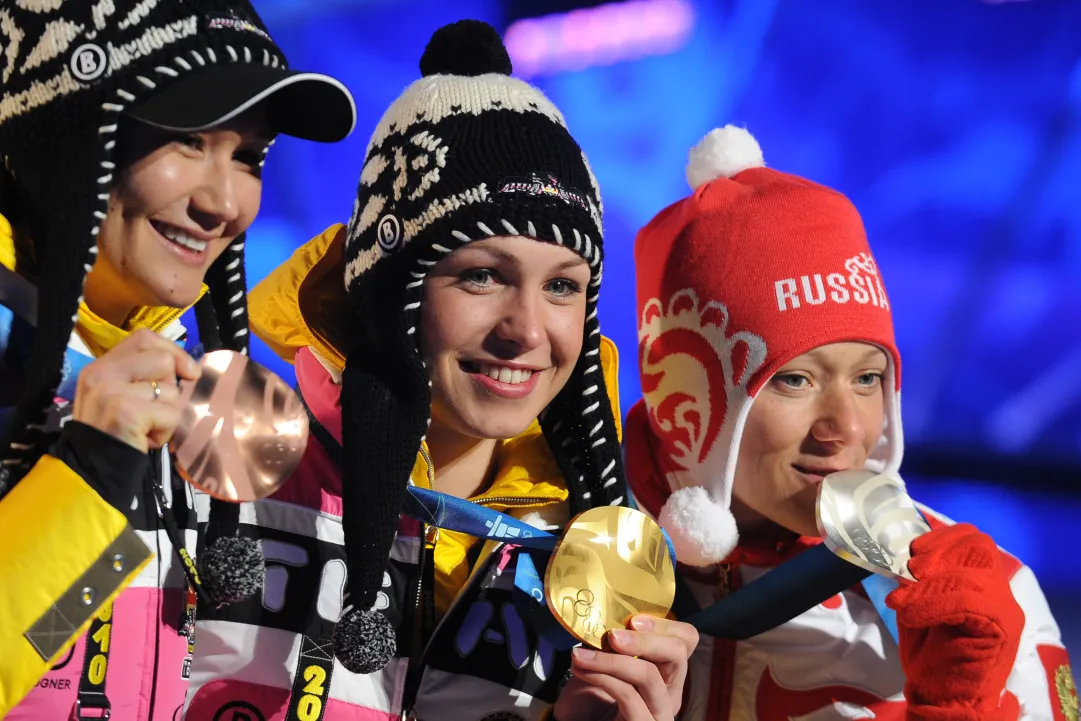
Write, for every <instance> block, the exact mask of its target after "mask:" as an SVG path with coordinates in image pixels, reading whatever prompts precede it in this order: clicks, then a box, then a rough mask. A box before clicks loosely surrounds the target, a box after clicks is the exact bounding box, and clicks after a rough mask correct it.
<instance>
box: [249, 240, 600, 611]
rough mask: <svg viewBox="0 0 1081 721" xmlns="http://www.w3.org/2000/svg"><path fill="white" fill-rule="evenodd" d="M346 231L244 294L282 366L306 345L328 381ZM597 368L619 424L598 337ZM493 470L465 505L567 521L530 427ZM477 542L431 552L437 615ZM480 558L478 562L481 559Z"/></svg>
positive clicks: (550, 462)
mask: <svg viewBox="0 0 1081 721" xmlns="http://www.w3.org/2000/svg"><path fill="white" fill-rule="evenodd" d="M344 240H345V227H344V226H343V225H333V226H331V227H330V228H328V229H327V230H325V231H324V232H323V233H321V234H320V235H317V236H316V237H315V238H312V239H311V240H310V241H308V242H307V243H305V244H304V245H303V246H301V247H300V248H299V249H298V250H297V251H296V252H295V253H294V254H293V256H292V257H291V258H290V259H289V260H288V261H286V262H285V263H283V264H282V265H281V266H279V267H278V268H277V269H275V270H274V271H273V272H272V273H271V274H270V275H269V276H267V278H266V279H265V280H263V281H262V282H261V283H259V285H257V286H255V287H254V288H252V289H251V292H250V294H249V296H248V304H249V308H250V310H249V313H250V320H251V326H252V332H254V333H255V334H256V335H257V336H259V338H260V339H262V340H263V341H264V342H265V343H267V345H269V346H270V347H271V349H273V350H274V351H275V352H276V353H277V354H278V355H279V356H281V357H282V358H283V359H285V360H286V361H289V362H292V361H293V358H294V356H295V354H296V352H297V351H298V350H300V349H301V348H304V347H309V348H311V349H312V351H313V352H314V353H315V354H316V356H317V357H318V358H320V360H322V361H323V363H324V365H325V366H327V367H328V370H329V371H330V372H331V373H332V375H336V377H337V378H340V373H341V371H342V369H343V368H344V367H345V356H344V354H343V353H342V351H341V350H340V349H341V347H342V345H343V343H342V341H341V332H342V330H341V329H340V328H339V327H338V322H337V319H338V318H341V317H342V315H341V313H342V312H343V311H344V309H345V303H346V297H345V291H344V288H343V281H342V278H343V273H344V270H343V265H342V250H343V246H344ZM600 357H601V368H602V371H603V372H604V379H605V382H606V385H607V387H608V393H609V397H610V399H611V401H612V408H613V410H614V411H615V412H614V415H615V418H616V431H617V433H621V429H620V426H619V410H618V408H619V405H618V402H619V401H618V393H617V378H616V376H617V363H618V359H617V355H616V348H615V345H614V344H613V343H612V342H611V341H610V340H608V339H607V338H603V339H602V342H601V356H600ZM497 454H498V455H497V460H498V469H497V471H496V476H495V479H494V480H493V482H492V485H491V486H490V487H489V488H488V489H487V490H486V491H485V492H484V493H482V494H480V495H478V496H475V497H474V498H471V499H470V500H472V501H475V502H478V503H481V504H483V505H485V506H488V507H490V508H494V509H496V510H500V511H505V512H508V513H511V514H512V515H515V516H518V517H523V516H527V515H529V514H531V513H535V512H541V511H543V513H544V516H545V518H553V517H554V518H558V517H559V515H560V513H562V520H563V521H565V520H566V509H565V501H566V499H567V495H568V494H567V489H566V486H565V484H564V482H563V477H562V474H561V473H560V471H559V467H558V465H557V464H556V462H555V459H554V458H552V455H551V452H550V451H549V450H548V443H547V441H545V439H544V436H543V434H542V433H541V429H540V425H539V424H538V423H536V422H534V423H533V424H532V425H531V426H530V427H529V428H528V429H527V430H526V431H525V432H524V433H522V434H521V435H520V436H518V437H516V438H512V439H510V440H507V441H503V443H502V444H501V446H500V448H499V450H498V451H497ZM426 457H427V448H426V447H424V446H423V445H422V448H421V450H420V452H418V454H417V460H416V464H415V465H414V467H413V472H412V480H413V482H414V483H415V484H416V485H418V486H420V487H426V488H430V487H431V479H432V478H434V477H435V469H434V468H429V465H428V462H427V460H426ZM476 541H477V539H476V538H474V537H472V536H467V535H466V534H464V533H457V532H454V531H446V530H442V531H440V533H439V538H438V541H437V543H436V547H435V554H434V560H435V570H436V594H435V601H436V610H437V612H438V613H439V614H443V613H444V612H446V610H447V608H448V607H449V606H450V603H451V602H452V601H453V600H454V598H455V596H457V595H458V592H459V590H460V589H461V588H462V586H463V585H464V584H465V582H466V580H467V579H468V577H469V573H470V569H469V564H468V560H467V559H468V553H469V550H470V548H471V547H472V546H473V545H474V544H475V543H476ZM484 555H485V554H484V553H482V554H480V557H481V558H483V557H484Z"/></svg>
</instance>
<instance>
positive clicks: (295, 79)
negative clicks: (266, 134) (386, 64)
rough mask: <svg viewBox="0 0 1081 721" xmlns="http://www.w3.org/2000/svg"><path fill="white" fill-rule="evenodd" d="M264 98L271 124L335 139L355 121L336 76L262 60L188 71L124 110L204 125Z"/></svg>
mask: <svg viewBox="0 0 1081 721" xmlns="http://www.w3.org/2000/svg"><path fill="white" fill-rule="evenodd" d="M264 101H265V102H266V119H267V122H268V123H269V125H270V130H271V131H272V132H273V133H275V134H277V133H281V134H284V135H292V136H295V137H298V138H304V139H306V140H316V141H319V142H323V143H334V142H337V141H339V140H342V139H343V138H345V137H347V136H348V135H349V133H351V132H352V131H353V127H354V126H355V125H356V122H357V107H356V103H355V102H354V101H353V96H352V95H351V94H350V92H349V90H348V89H346V87H345V86H344V85H342V84H341V83H340V82H339V81H337V80H335V79H334V78H332V77H329V76H327V75H321V74H319V73H305V72H299V71H295V70H283V69H281V68H272V67H267V66H264V65H224V66H215V67H208V68H205V69H201V70H198V71H196V72H193V73H191V74H189V75H187V76H185V77H183V78H181V79H180V80H177V81H176V82H174V83H172V84H171V85H170V86H169V87H168V88H167V89H165V90H164V91H163V92H161V93H158V94H156V95H154V96H153V97H151V98H150V99H149V100H147V101H146V102H145V103H142V104H141V105H137V106H135V107H133V108H131V109H130V110H129V111H128V112H129V114H130V115H131V116H132V117H135V118H137V119H139V120H141V121H143V122H144V123H149V124H150V125H153V126H155V127H158V128H162V129H164V130H173V131H177V132H184V133H193V132H199V131H203V130H209V129H211V128H214V127H217V126H219V125H221V124H223V123H226V122H228V121H229V120H231V119H233V118H235V117H237V116H238V115H240V114H241V113H243V112H245V111H247V110H248V109H250V108H252V107H255V106H256V105H258V104H259V103H262V102H264Z"/></svg>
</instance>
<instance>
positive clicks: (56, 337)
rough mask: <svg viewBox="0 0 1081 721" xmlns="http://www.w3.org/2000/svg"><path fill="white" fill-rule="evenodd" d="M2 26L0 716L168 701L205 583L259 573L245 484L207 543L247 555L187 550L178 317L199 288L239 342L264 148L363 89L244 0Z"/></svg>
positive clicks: (204, 312)
mask: <svg viewBox="0 0 1081 721" xmlns="http://www.w3.org/2000/svg"><path fill="white" fill-rule="evenodd" d="M0 47H3V54H2V57H0V78H2V86H0V92H2V96H0V155H2V156H3V169H2V170H0V213H2V214H3V219H2V222H0V265H2V268H0V303H2V305H0V357H2V363H0V395H2V400H0V407H3V408H4V413H3V422H4V431H3V432H4V436H3V437H4V443H3V445H2V446H0V460H2V465H0V529H3V534H4V539H5V542H4V547H3V550H2V552H0V716H5V714H6V718H8V719H35V720H36V719H62V718H67V717H69V716H70V715H71V714H72V713H73V711H74V712H75V714H76V715H77V716H80V717H83V716H86V717H101V716H107V715H109V713H110V712H111V713H112V715H113V717H114V718H118V719H132V720H133V721H144V720H146V719H152V720H154V721H158V720H166V719H170V720H171V719H173V718H174V715H175V714H176V712H177V710H178V709H179V707H180V705H181V703H182V701H183V698H184V689H185V687H186V684H187V674H188V663H189V662H190V656H191V651H192V647H191V629H192V625H193V623H194V618H193V615H194V608H195V604H194V599H195V591H194V590H193V588H195V587H198V588H200V589H201V590H202V591H203V592H205V596H206V598H207V600H209V601H210V602H211V603H212V604H217V603H223V602H229V601H232V600H236V599H237V598H238V597H240V596H243V595H244V594H245V593H251V592H253V591H254V590H255V589H256V588H257V585H258V583H259V582H260V574H261V573H262V556H261V555H260V554H259V549H258V547H257V546H256V545H255V544H254V543H251V542H247V543H245V542H243V541H240V540H238V539H236V538H235V537H234V536H233V531H232V528H231V527H230V521H231V520H233V521H235V517H236V510H237V509H236V507H228V506H220V507H218V508H217V509H216V511H217V512H216V513H215V517H214V519H213V521H214V523H212V524H211V528H210V532H209V534H208V537H207V538H206V542H205V543H204V545H205V546H207V547H208V550H207V552H206V553H203V554H199V555H201V556H203V558H202V559H200V560H206V558H207V557H213V556H214V554H215V553H216V554H217V555H218V557H219V559H220V560H223V561H228V563H229V564H230V565H237V564H239V565H240V568H239V570H240V572H239V573H233V572H232V571H233V570H237V569H228V570H229V571H230V573H227V574H222V573H220V571H221V570H226V569H224V568H223V565H222V564H219V565H218V566H216V567H215V569H216V570H217V571H219V572H214V570H215V569H211V568H210V567H208V566H207V565H206V564H203V566H204V568H203V571H204V572H203V574H202V578H201V579H199V578H197V577H196V576H195V574H194V573H190V572H189V574H185V572H184V564H185V563H190V559H191V556H194V555H196V554H195V550H196V549H195V546H196V539H195V530H194V529H195V524H194V514H193V513H188V510H189V506H190V504H191V498H190V492H188V491H187V489H186V487H185V486H184V485H183V484H177V485H175V486H174V483H173V474H172V469H171V466H170V464H169V462H168V458H169V457H168V455H166V454H163V453H162V451H161V447H162V445H163V444H164V443H166V442H167V441H168V440H169V438H170V436H171V435H172V431H173V429H174V428H175V425H176V422H177V418H178V415H179V413H178V407H177V396H178V393H177V388H176V382H177V378H178V377H182V378H194V377H196V376H197V374H198V369H197V367H196V366H195V362H194V361H193V360H192V358H191V357H190V356H189V355H188V354H187V353H185V352H184V350H183V349H182V347H181V345H180V344H182V343H183V341H184V340H185V337H186V332H185V329H184V328H183V327H182V326H181V324H180V322H179V320H178V319H179V318H180V316H181V314H182V313H183V312H184V311H185V310H186V309H187V308H189V307H190V306H191V305H192V304H195V303H196V301H197V299H200V298H201V300H199V303H198V304H197V315H198V317H199V326H200V338H201V340H202V341H203V343H204V344H207V345H217V344H218V343H224V344H225V345H227V346H229V347H231V348H234V349H237V350H244V349H246V345H247V344H246V340H247V333H248V329H247V308H246V296H245V291H246V288H245V283H244V266H243V260H244V254H243V249H244V233H245V230H246V229H247V228H248V227H249V225H250V224H251V222H252V221H253V220H254V219H255V216H256V214H257V213H258V212H259V204H260V199H261V196H262V180H261V169H262V164H263V159H264V155H265V152H266V149H267V147H268V145H269V143H270V142H271V141H272V139H273V138H274V136H275V135H276V134H278V133H286V134H292V135H296V136H299V137H304V138H309V139H315V140H322V141H335V140H339V139H341V138H343V137H344V136H346V135H347V134H348V133H349V132H350V130H351V128H352V126H353V123H354V117H355V110H354V107H353V101H352V98H351V97H350V95H349V93H348V91H346V90H345V88H344V87H342V85H341V84H340V83H338V82H337V81H335V80H333V79H331V78H328V77H325V76H319V75H312V74H304V73H298V72H295V71H290V70H288V69H286V66H285V58H284V56H283V55H282V53H281V51H280V50H279V49H278V47H277V46H276V45H275V44H274V42H273V41H272V40H271V38H270V36H269V35H268V34H267V31H266V29H265V28H264V27H263V25H262V22H261V21H260V19H259V17H258V15H256V13H255V12H254V10H253V9H252V8H251V5H250V4H249V3H248V2H247V1H246V0H197V1H191V0H189V1H186V2H161V3H154V2H137V1H136V0H114V1H113V2H101V3H97V2H95V3H91V2H66V3H65V2H22V1H20V2H17V3H4V4H3V7H2V9H0ZM297 106H307V109H306V111H305V112H304V113H299V114H298V113H295V112H293V108H294V107H297ZM204 280H205V282H206V284H207V286H209V293H207V287H206V286H204V285H203V283H204ZM84 281H85V283H84ZM61 426H63V430H62V431H61V430H60V428H61ZM181 554H182V555H183V558H181ZM245 559H246V560H247V562H249V564H250V565H247V566H246V565H244V564H243V562H244V560H245ZM189 579H190V580H189ZM238 581H239V582H238ZM189 583H190V584H191V585H190V586H189ZM88 629H89V632H87V631H88ZM28 693H29V696H28V697H27V694H28ZM24 697H26V698H25V700H23V699H24ZM20 701H21V703H20Z"/></svg>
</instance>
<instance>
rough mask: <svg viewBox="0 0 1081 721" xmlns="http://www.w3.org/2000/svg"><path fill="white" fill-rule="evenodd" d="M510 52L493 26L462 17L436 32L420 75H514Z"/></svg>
mask: <svg viewBox="0 0 1081 721" xmlns="http://www.w3.org/2000/svg"><path fill="white" fill-rule="evenodd" d="M511 71H512V67H511V62H510V55H509V54H508V53H507V48H505V47H504V46H503V39H502V38H501V37H499V33H498V32H496V29H495V28H493V27H492V26H491V25H489V24H488V23H485V22H481V21H480V20H459V21H458V22H456V23H453V24H451V25H446V26H444V27H441V28H439V29H438V30H436V31H435V34H433V35H432V39H431V40H429V41H428V46H427V47H426V48H424V55H422V56H421V58H420V74H421V75H423V76H424V77H428V76H429V75H464V76H466V77H474V76H477V75H487V74H488V73H499V74H501V75H510V74H511Z"/></svg>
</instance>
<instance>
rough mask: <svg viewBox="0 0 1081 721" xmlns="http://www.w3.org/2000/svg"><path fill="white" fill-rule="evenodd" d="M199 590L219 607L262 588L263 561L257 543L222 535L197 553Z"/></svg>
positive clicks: (260, 547) (246, 596) (260, 549)
mask: <svg viewBox="0 0 1081 721" xmlns="http://www.w3.org/2000/svg"><path fill="white" fill-rule="evenodd" d="M199 565H200V567H201V569H200V576H201V578H202V581H203V588H204V589H206V591H207V593H209V594H210V598H211V599H212V600H213V601H214V603H216V604H218V605H219V606H224V605H228V604H232V603H238V602H240V601H243V600H244V599H246V598H250V597H251V596H254V595H255V594H256V593H258V592H259V589H261V588H262V587H263V582H264V580H265V577H266V561H265V559H264V558H263V549H262V546H261V545H260V544H259V542H258V541H255V540H252V539H251V538H244V537H237V536H225V537H222V538H219V539H217V540H216V541H215V542H214V543H212V544H211V545H210V547H209V548H207V549H206V550H205V551H203V552H202V553H201V554H199Z"/></svg>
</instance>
